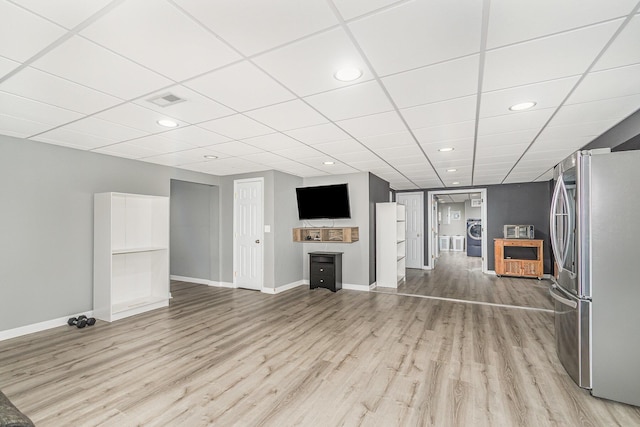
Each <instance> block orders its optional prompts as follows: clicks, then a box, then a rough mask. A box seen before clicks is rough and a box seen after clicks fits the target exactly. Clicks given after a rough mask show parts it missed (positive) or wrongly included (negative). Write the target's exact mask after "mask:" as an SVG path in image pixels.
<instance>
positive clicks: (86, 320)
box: [67, 314, 96, 328]
mask: <svg viewBox="0 0 640 427" xmlns="http://www.w3.org/2000/svg"><path fill="white" fill-rule="evenodd" d="M95 324H96V319H95V318H93V317H87V316H85V315H84V314H81V315H80V316H78V317H71V318H70V319H69V320H67V325H69V326H73V325H76V326H77V327H78V328H84V327H85V326H93V325H95Z"/></svg>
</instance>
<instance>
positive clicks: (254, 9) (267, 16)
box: [176, 0, 338, 55]
mask: <svg viewBox="0 0 640 427" xmlns="http://www.w3.org/2000/svg"><path fill="white" fill-rule="evenodd" d="M176 3H178V5H180V6H181V7H183V8H185V9H186V10H187V11H188V12H189V13H190V14H191V15H193V16H195V17H197V19H199V20H200V21H201V22H202V23H204V24H205V25H206V26H207V27H209V28H210V29H211V30H212V31H213V32H215V33H216V34H217V35H219V36H220V37H222V38H223V39H224V40H226V41H227V42H228V43H230V44H232V45H233V46H235V47H236V48H237V49H239V50H240V51H241V52H242V53H244V54H245V55H253V54H255V53H258V52H261V51H264V50H266V49H270V48H273V47H275V46H279V45H281V44H284V43H287V42H290V41H292V40H296V39H299V38H301V37H304V36H307V35H309V34H313V33H315V32H318V31H320V30H323V29H325V28H328V27H331V26H333V25H336V24H337V23H338V21H337V19H336V18H335V16H334V15H333V12H332V11H331V9H330V8H329V6H328V5H327V3H326V2H325V1H323V0H307V1H305V2H304V3H300V2H299V1H298V0H280V1H278V2H260V1H259V2H256V1H251V0H240V1H233V2H228V1H225V0H216V1H208V2H203V1H200V0H177V1H176Z"/></svg>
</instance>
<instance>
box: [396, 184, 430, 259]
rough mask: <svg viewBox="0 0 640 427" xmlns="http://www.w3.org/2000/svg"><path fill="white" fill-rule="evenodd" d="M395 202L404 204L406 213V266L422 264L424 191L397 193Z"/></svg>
mask: <svg viewBox="0 0 640 427" xmlns="http://www.w3.org/2000/svg"><path fill="white" fill-rule="evenodd" d="M396 199H397V202H398V203H400V204H402V205H404V206H405V208H406V214H407V221H406V227H407V233H406V239H407V240H406V241H407V245H406V258H405V260H406V265H405V266H406V268H420V269H421V268H422V266H423V265H424V256H423V253H424V251H423V249H424V232H423V229H424V193H422V192H419V193H398V194H397V197H396Z"/></svg>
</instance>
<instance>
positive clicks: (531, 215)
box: [485, 181, 552, 274]
mask: <svg viewBox="0 0 640 427" xmlns="http://www.w3.org/2000/svg"><path fill="white" fill-rule="evenodd" d="M486 188H487V202H488V203H487V225H486V228H485V230H486V233H487V248H488V249H487V252H489V253H488V254H487V267H488V269H489V270H493V269H494V265H495V264H494V262H495V259H494V252H493V239H494V238H501V237H503V226H504V225H505V224H533V226H534V227H535V238H536V239H542V240H544V246H543V252H544V272H545V273H546V274H550V273H551V247H550V246H549V245H550V239H549V210H550V209H551V192H552V181H547V182H530V183H523V184H503V185H489V186H487V187H486Z"/></svg>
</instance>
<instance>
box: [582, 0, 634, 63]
mask: <svg viewBox="0 0 640 427" xmlns="http://www.w3.org/2000/svg"><path fill="white" fill-rule="evenodd" d="M607 4H608V3H607ZM638 40H640V14H637V15H635V16H634V17H633V19H631V21H630V22H629V23H628V24H627V26H626V27H625V28H624V29H623V30H622V32H621V33H620V34H619V35H618V37H616V39H615V40H614V41H613V43H612V44H611V46H609V48H608V49H607V51H606V52H605V53H604V54H603V55H602V56H601V57H600V59H599V60H598V62H597V63H596V65H595V67H594V68H593V70H594V71H597V70H604V69H607V68H614V67H620V66H623V65H630V64H638V63H640V49H638Z"/></svg>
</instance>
